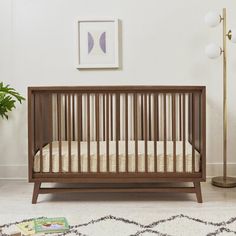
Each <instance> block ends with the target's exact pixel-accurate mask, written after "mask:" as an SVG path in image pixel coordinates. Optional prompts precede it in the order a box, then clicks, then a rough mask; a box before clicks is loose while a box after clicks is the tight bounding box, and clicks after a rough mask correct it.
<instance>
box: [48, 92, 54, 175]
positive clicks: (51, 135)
mask: <svg viewBox="0 0 236 236" xmlns="http://www.w3.org/2000/svg"><path fill="white" fill-rule="evenodd" d="M48 96H50V100H51V104H52V95H50V94H49V95H48ZM52 106H53V104H52ZM48 118H49V122H50V123H51V124H53V117H52V111H50V112H49V114H48ZM48 132H49V139H50V141H49V172H50V173H52V165H53V163H52V142H53V127H52V125H50V126H49V130H48Z"/></svg>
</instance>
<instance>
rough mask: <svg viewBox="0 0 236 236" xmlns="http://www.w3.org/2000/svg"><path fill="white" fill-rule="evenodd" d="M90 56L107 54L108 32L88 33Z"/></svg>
mask: <svg viewBox="0 0 236 236" xmlns="http://www.w3.org/2000/svg"><path fill="white" fill-rule="evenodd" d="M88 54H97V55H104V54H106V32H102V33H99V32H88Z"/></svg>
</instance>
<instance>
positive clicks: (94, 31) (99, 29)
mask: <svg viewBox="0 0 236 236" xmlns="http://www.w3.org/2000/svg"><path fill="white" fill-rule="evenodd" d="M78 26H79V67H78V68H79V69H86V68H118V67H119V55H118V54H119V49H118V46H119V42H118V20H117V19H115V20H101V19H100V20H80V21H79V25H78Z"/></svg>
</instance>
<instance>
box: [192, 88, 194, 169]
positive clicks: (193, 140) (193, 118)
mask: <svg viewBox="0 0 236 236" xmlns="http://www.w3.org/2000/svg"><path fill="white" fill-rule="evenodd" d="M192 172H195V93H192Z"/></svg>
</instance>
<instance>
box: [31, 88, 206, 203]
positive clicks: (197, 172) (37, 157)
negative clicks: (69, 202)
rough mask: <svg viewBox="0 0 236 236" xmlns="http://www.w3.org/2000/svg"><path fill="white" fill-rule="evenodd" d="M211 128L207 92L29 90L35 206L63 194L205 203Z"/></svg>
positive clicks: (86, 89)
mask: <svg viewBox="0 0 236 236" xmlns="http://www.w3.org/2000/svg"><path fill="white" fill-rule="evenodd" d="M205 123H206V94H205V87H204V86H83V87H29V88H28V159H29V164H28V166H29V182H33V183H34V190H33V197H32V203H33V204H35V203H37V199H38V195H39V194H47V193H62V192H91V193H93V192H129V193H130V192H170V193H172V192H182V193H195V194H196V196H197V201H198V202H202V195H201V185H200V183H201V182H203V181H205V179H206V124H205ZM188 182H191V183H192V184H193V185H192V186H191V185H190V186H189V185H187V186H186V184H187V183H188ZM42 183H64V184H66V187H42ZM72 183H76V184H77V185H76V187H71V184H72ZM160 183H161V184H160ZM168 183H174V184H172V185H171V186H169V185H168ZM182 183H185V184H184V185H183V184H182Z"/></svg>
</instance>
